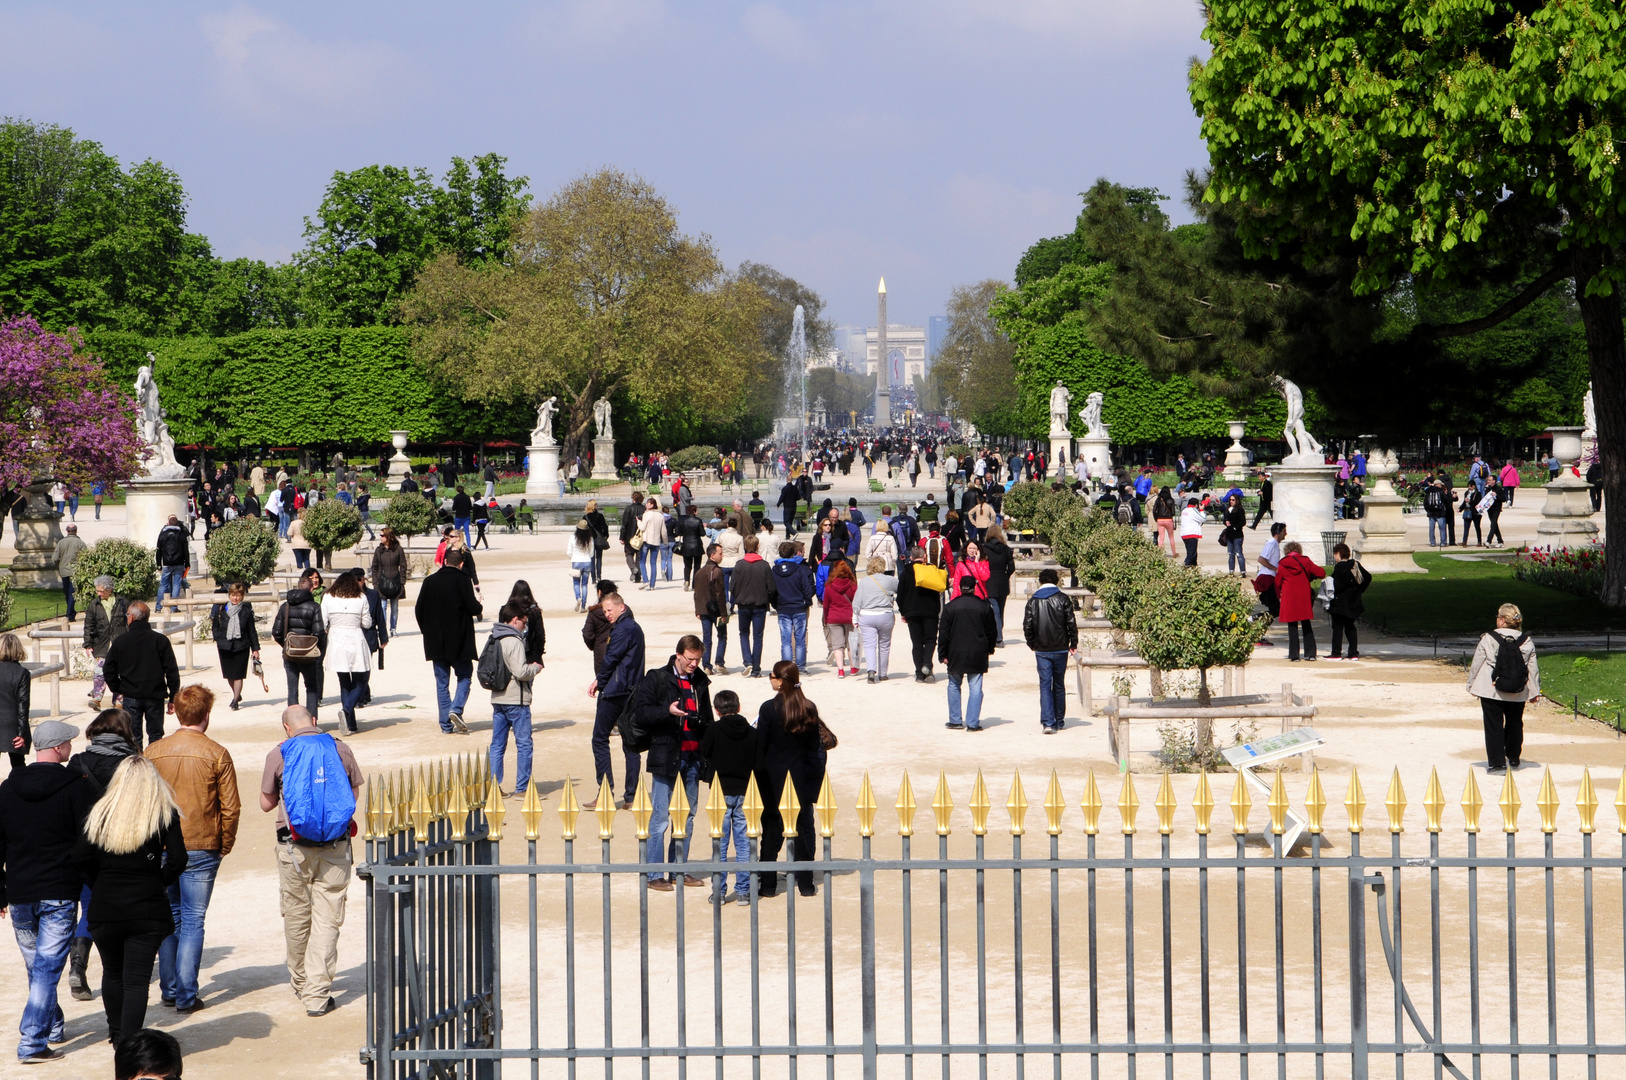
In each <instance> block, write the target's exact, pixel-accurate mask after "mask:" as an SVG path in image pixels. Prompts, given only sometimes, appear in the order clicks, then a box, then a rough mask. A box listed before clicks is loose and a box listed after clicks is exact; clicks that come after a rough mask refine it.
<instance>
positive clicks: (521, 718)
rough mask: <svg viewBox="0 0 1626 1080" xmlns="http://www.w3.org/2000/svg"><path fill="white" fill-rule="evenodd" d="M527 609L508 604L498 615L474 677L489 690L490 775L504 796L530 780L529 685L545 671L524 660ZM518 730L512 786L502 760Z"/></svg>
mask: <svg viewBox="0 0 1626 1080" xmlns="http://www.w3.org/2000/svg"><path fill="white" fill-rule="evenodd" d="M528 617H529V612H528V611H527V610H526V609H525V608H524V607H522V606H521V605H519V604H508V605H506V606H505V607H504V608H503V609H502V610H501V611H500V612H498V613H497V623H496V625H494V626H493V627H492V628H491V637H490V638H488V639H487V640H486V647H485V648H484V649H482V650H481V651H480V662H479V664H477V665H476V666H475V669H474V675H475V678H477V679H479V680H480V685H481V686H483V687H485V688H486V689H487V690H490V691H491V778H492V779H493V780H495V781H496V782H497V789H498V790H499V791H502V793H503V797H504V798H507V797H508V796H510V795H518V794H520V793H522V792H523V791H524V790H525V786H526V785H527V784H529V783H530V782H531V684H532V681H533V680H535V678H536V677H537V676H538V675H540V674H541V673H542V665H541V664H527V663H526V662H525V627H526V620H527V618H528ZM510 731H512V732H513V733H514V754H515V757H516V759H517V762H516V764H517V767H516V768H515V770H514V786H513V787H512V788H510V789H508V790H506V791H503V787H502V759H503V754H504V753H505V752H506V751H507V749H508V733H509V732H510Z"/></svg>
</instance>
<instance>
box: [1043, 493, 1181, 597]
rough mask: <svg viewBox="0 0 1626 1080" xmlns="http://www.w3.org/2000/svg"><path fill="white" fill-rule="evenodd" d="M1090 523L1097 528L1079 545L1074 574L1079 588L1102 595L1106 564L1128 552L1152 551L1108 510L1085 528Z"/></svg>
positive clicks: (1093, 516)
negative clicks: (1117, 555)
mask: <svg viewBox="0 0 1626 1080" xmlns="http://www.w3.org/2000/svg"><path fill="white" fill-rule="evenodd" d="M1091 523H1097V524H1095V526H1094V528H1092V529H1090V530H1089V531H1088V532H1087V533H1086V534H1085V535H1084V538H1083V539H1082V540H1081V541H1080V542H1079V544H1078V548H1077V551H1076V553H1075V554H1076V556H1077V562H1076V564H1075V565H1074V566H1073V572H1074V573H1076V574H1077V575H1078V583H1079V584H1080V585H1083V586H1084V587H1085V588H1087V589H1091V590H1094V591H1096V592H1099V591H1100V585H1101V581H1102V579H1103V577H1104V567H1105V564H1106V562H1107V560H1109V559H1111V558H1112V557H1113V556H1114V555H1116V554H1118V553H1119V552H1120V551H1123V550H1124V549H1126V548H1134V547H1143V548H1150V547H1151V545H1150V544H1148V543H1147V542H1146V538H1145V537H1143V536H1141V534H1140V533H1138V532H1136V531H1135V530H1134V529H1133V528H1132V527H1131V526H1128V525H1119V524H1118V523H1117V522H1116V521H1114V520H1113V519H1112V518H1111V516H1110V515H1108V514H1107V512H1106V511H1105V510H1096V511H1094V512H1093V513H1091V514H1090V516H1089V518H1088V519H1087V520H1086V525H1089V524H1091ZM1158 557H1159V558H1162V556H1158ZM1058 558H1059V556H1058Z"/></svg>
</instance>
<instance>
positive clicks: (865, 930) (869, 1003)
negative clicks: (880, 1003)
mask: <svg viewBox="0 0 1626 1080" xmlns="http://www.w3.org/2000/svg"><path fill="white" fill-rule="evenodd" d="M869 842H870V838H869V837H867V836H866V837H864V861H863V863H862V864H860V869H859V871H858V924H859V928H860V929H859V938H860V945H859V948H860V965H859V966H860V967H861V968H862V969H863V986H862V993H863V998H864V1002H863V1016H864V1080H875V1073H876V1064H875V1061H876V1051H875V870H874V868H873V867H872V866H871V865H870V852H869Z"/></svg>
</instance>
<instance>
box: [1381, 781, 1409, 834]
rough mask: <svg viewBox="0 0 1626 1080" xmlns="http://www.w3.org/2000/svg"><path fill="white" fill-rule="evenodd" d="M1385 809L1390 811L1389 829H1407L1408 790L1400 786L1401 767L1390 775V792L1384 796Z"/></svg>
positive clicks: (1403, 830)
mask: <svg viewBox="0 0 1626 1080" xmlns="http://www.w3.org/2000/svg"><path fill="white" fill-rule="evenodd" d="M1383 806H1384V809H1386V810H1388V811H1389V831H1390V832H1392V833H1401V832H1405V831H1406V822H1405V818H1406V790H1405V789H1404V788H1403V787H1401V786H1400V769H1399V768H1398V767H1396V768H1395V771H1394V773H1393V775H1391V776H1390V777H1389V793H1388V794H1387V795H1385V796H1384V797H1383Z"/></svg>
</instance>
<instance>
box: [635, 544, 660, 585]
mask: <svg viewBox="0 0 1626 1080" xmlns="http://www.w3.org/2000/svg"><path fill="white" fill-rule="evenodd" d="M660 559H661V548H660V545H659V544H647V543H646V544H645V545H644V546H643V547H641V548H639V549H638V576H639V577H641V578H643V579H644V584H645V585H654V584H655V571H656V570H658V569H659V568H660Z"/></svg>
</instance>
